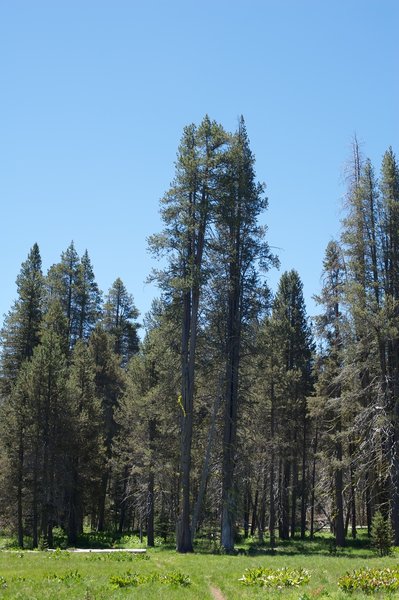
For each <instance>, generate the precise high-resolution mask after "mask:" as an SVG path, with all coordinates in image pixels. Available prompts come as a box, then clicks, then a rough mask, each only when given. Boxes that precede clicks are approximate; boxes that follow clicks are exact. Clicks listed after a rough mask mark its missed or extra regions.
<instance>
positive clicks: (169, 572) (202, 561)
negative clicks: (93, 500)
mask: <svg viewBox="0 0 399 600" xmlns="http://www.w3.org/2000/svg"><path fill="white" fill-rule="evenodd" d="M61 542H62V540H61ZM13 543H14V542H13V540H12V539H10V538H6V537H5V536H3V537H1V538H0V598H1V599H3V598H4V599H6V598H13V599H17V598H18V599H21V600H47V599H48V600H64V599H65V600H67V599H68V600H74V599H79V600H100V599H101V600H110V599H121V598H126V599H127V598H143V599H144V598H145V599H146V600H152V599H159V598H171V599H176V600H179V599H182V600H183V599H184V600H189V599H191V598H192V599H193V600H194V599H196V600H206V599H210V600H212V599H215V598H216V599H217V600H223V599H224V600H245V599H251V600H252V599H254V600H256V599H260V598H262V599H271V600H272V599H282V600H293V599H295V600H313V599H315V598H336V599H341V600H344V599H346V600H351V599H355V600H357V599H360V598H370V595H367V594H365V593H363V592H360V591H359V592H353V593H352V594H348V593H347V592H344V591H342V590H341V589H340V588H339V587H338V585H337V582H338V579H339V578H340V577H341V576H342V575H344V574H345V573H346V572H347V571H352V570H354V569H359V568H364V567H370V568H385V567H395V566H397V565H398V564H399V554H396V552H395V551H394V552H393V554H392V555H391V556H388V557H384V558H379V557H377V556H376V554H375V552H373V551H372V550H371V549H370V548H369V544H368V540H367V539H366V538H364V537H360V538H359V539H357V540H354V541H348V546H347V547H346V548H345V549H342V550H340V549H339V550H337V551H336V549H335V548H334V547H333V546H332V545H331V543H330V541H329V539H328V538H327V537H323V536H320V537H319V538H316V539H315V540H314V541H310V540H305V541H302V542H301V541H299V540H294V541H290V542H287V543H284V544H280V545H279V546H278V547H277V548H276V550H275V552H274V553H273V554H271V552H270V551H269V550H268V549H267V548H262V547H259V546H257V545H256V544H255V543H251V541H249V542H246V543H245V544H244V543H242V544H241V545H238V547H240V548H242V553H240V554H238V555H235V556H231V555H223V554H217V553H216V552H217V548H215V547H210V546H209V545H208V543H207V542H206V541H205V540H204V541H203V542H200V543H199V544H198V546H197V551H196V552H195V553H194V554H189V555H179V554H177V553H176V552H175V551H174V549H173V548H172V547H171V546H168V545H165V544H159V545H158V546H157V547H156V548H154V549H148V551H147V553H146V554H144V555H134V554H130V553H127V552H122V553H106V554H103V553H101V554H97V553H81V554H80V553H79V554H77V553H71V552H67V551H66V550H61V549H58V550H56V551H55V552H52V551H29V550H24V551H21V550H17V549H13ZM107 543H108V544H109V545H110V543H111V542H110V540H107V539H106V538H99V537H98V536H97V537H96V536H93V537H92V538H91V539H89V538H87V537H86V538H85V539H82V544H80V545H82V546H84V545H86V546H87V545H91V546H92V547H95V546H97V547H98V546H106V545H107ZM113 545H114V546H119V547H123V546H125V547H126V546H127V547H140V545H141V544H140V541H139V540H138V539H136V538H134V537H130V538H129V537H127V538H123V539H121V540H119V541H116V542H115V541H114V542H113ZM61 546H62V543H61ZM244 552H245V553H246V554H244ZM255 567H270V568H273V569H281V568H283V567H288V568H291V569H306V570H307V571H308V572H309V574H310V581H309V582H308V583H306V584H305V585H301V586H299V587H284V588H282V589H274V588H269V587H260V586H257V585H254V586H246V585H244V584H243V583H242V582H240V578H241V577H242V576H243V574H244V572H245V570H246V569H250V568H255ZM187 578H189V581H190V583H188V584H187ZM184 584H186V585H184ZM120 585H122V586H124V587H120ZM372 597H373V598H399V592H391V593H389V592H384V593H382V592H377V593H373V595H372Z"/></svg>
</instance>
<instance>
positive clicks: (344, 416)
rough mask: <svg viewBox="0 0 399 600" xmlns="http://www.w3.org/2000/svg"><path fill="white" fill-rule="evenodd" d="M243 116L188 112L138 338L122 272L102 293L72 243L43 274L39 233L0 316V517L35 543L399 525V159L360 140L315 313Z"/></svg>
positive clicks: (184, 539)
mask: <svg viewBox="0 0 399 600" xmlns="http://www.w3.org/2000/svg"><path fill="white" fill-rule="evenodd" d="M266 208H267V199H266V197H265V194H264V186H263V185H262V184H260V183H258V182H257V180H256V176H255V168H254V157H253V154H252V152H251V150H250V145H249V140H248V136H247V132H246V128H245V123H244V121H243V119H241V120H240V122H239V125H238V129H237V131H236V132H234V133H230V132H227V131H225V130H224V128H223V127H222V126H221V125H220V124H218V123H216V122H213V121H211V120H210V119H209V118H208V117H205V118H204V120H203V121H202V122H201V123H200V125H199V126H195V125H190V126H188V127H186V128H185V130H184V132H183V136H182V140H181V144H180V147H179V150H178V156H177V161H176V175H175V179H174V181H173V182H172V184H171V187H170V189H169V190H168V191H167V193H166V194H165V196H164V197H163V198H162V200H161V216H162V220H163V230H162V231H161V232H160V233H159V234H155V235H154V236H152V237H151V239H150V249H151V251H152V252H153V253H154V255H155V256H156V257H163V260H162V261H161V262H160V264H162V265H163V267H162V268H161V269H158V270H154V272H153V273H152V275H151V276H150V277H151V279H153V280H155V281H157V283H158V285H159V287H160V290H161V297H160V298H159V299H158V300H156V301H154V303H153V306H152V309H151V311H150V313H149V314H148V315H147V316H146V319H145V335H144V338H143V341H142V342H139V338H138V333H137V332H138V327H139V324H138V321H137V319H138V316H139V315H138V311H137V309H136V308H135V305H134V301H133V297H132V296H131V294H130V293H129V292H128V291H127V290H126V288H125V286H124V284H123V282H122V281H121V279H119V278H117V279H116V280H115V282H114V284H113V286H112V288H111V289H110V290H109V292H108V294H107V295H106V296H105V298H103V295H102V293H101V292H100V290H99V288H98V285H97V283H96V281H95V276H94V272H93V268H92V265H91V261H90V258H89V255H88V253H87V251H86V252H85V253H84V254H83V255H82V256H81V257H80V256H79V255H78V253H77V251H76V249H75V247H74V244H73V243H71V245H70V246H69V247H68V248H67V250H66V251H65V252H63V253H62V255H61V258H60V261H59V263H57V264H55V265H53V266H52V267H51V268H50V269H49V270H48V272H47V274H44V273H43V272H42V264H41V257H40V251H39V247H38V246H37V244H35V245H34V246H33V247H32V249H31V251H30V253H29V255H28V257H27V260H26V261H25V262H24V263H23V264H22V266H21V271H20V274H19V275H18V277H17V300H16V301H15V303H14V305H13V306H12V307H11V309H10V311H9V313H8V314H7V315H6V318H5V321H4V325H3V328H2V331H1V358H0V368H1V372H0V393H1V400H0V526H1V527H4V528H6V527H8V528H10V529H12V530H13V531H15V533H16V534H17V536H18V543H19V545H20V546H21V547H22V546H23V545H24V540H26V536H30V538H31V539H32V540H33V546H34V547H36V546H37V545H38V543H39V538H40V537H42V538H43V539H45V540H46V541H47V543H48V544H49V545H52V543H53V528H54V527H55V526H58V527H62V528H63V529H64V530H65V531H66V533H67V535H68V540H69V543H70V544H71V545H76V544H77V542H78V536H79V534H80V533H81V532H82V530H83V527H84V526H88V527H91V528H92V529H94V530H99V531H102V530H104V529H111V530H114V531H117V532H120V533H122V532H124V531H131V530H134V529H140V530H143V531H145V533H146V535H147V541H148V544H149V545H153V544H154V541H155V536H162V537H164V538H165V539H168V538H172V537H173V538H174V539H176V546H177V550H178V551H180V552H190V551H192V550H193V548H194V541H195V537H196V536H198V535H208V536H210V537H212V539H214V540H217V541H218V542H219V543H220V545H221V546H222V547H223V548H224V550H225V551H232V550H233V549H234V544H235V543H236V540H237V537H238V536H239V535H244V536H250V535H252V536H257V538H258V540H259V542H260V543H267V544H270V545H271V547H273V546H274V545H275V544H276V543H277V538H279V539H283V540H285V539H289V538H290V537H294V536H300V537H301V538H305V536H307V535H309V536H310V537H313V536H314V535H315V533H316V532H317V530H318V529H319V528H322V527H326V526H327V527H329V528H331V530H332V531H333V533H334V535H335V538H336V542H337V544H339V545H344V544H345V539H346V537H347V535H348V531H349V527H350V530H351V535H352V536H356V532H357V528H358V527H359V526H360V525H361V526H367V527H368V528H370V526H371V519H372V516H373V515H374V514H375V513H376V512H377V511H381V512H382V513H383V514H384V515H385V516H387V517H389V518H391V519H392V524H393V527H394V531H395V537H396V543H399V455H398V452H399V424H398V423H399V421H398V416H399V314H398V313H399V170H398V164H397V162H396V159H395V156H394V153H393V151H392V150H391V149H389V150H388V151H387V152H386V153H385V155H384V157H383V161H382V167H381V175H380V178H379V180H377V178H376V177H375V174H374V171H373V167H372V165H371V163H370V161H369V160H366V159H364V158H363V157H362V156H361V153H360V151H359V147H358V144H357V141H356V140H354V142H353V157H352V159H351V163H350V169H349V176H348V191H347V197H346V207H345V217H344V219H343V222H342V235H341V238H340V239H339V240H337V241H330V242H329V243H328V245H327V249H326V253H325V258H324V262H323V266H322V282H323V283H322V289H321V291H320V293H319V294H318V295H317V296H316V301H317V303H318V305H319V307H320V310H319V314H318V315H317V316H315V317H314V319H313V323H311V322H310V320H309V318H308V316H307V314H306V307H305V302H304V297H303V289H302V282H301V279H300V275H299V274H298V273H297V272H296V271H294V270H291V271H288V272H285V273H283V274H282V275H281V279H280V282H279V285H278V288H277V290H276V292H275V294H274V295H273V294H272V293H271V292H270V290H269V289H268V287H267V271H268V269H269V268H271V267H274V266H277V264H278V260H277V258H276V257H275V256H273V254H272V253H271V251H270V248H269V246H268V243H267V240H266V229H265V227H262V226H260V224H259V219H260V217H261V215H262V214H263V212H264V211H265V210H266Z"/></svg>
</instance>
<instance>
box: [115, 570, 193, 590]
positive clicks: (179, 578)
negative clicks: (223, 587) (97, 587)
mask: <svg viewBox="0 0 399 600" xmlns="http://www.w3.org/2000/svg"><path fill="white" fill-rule="evenodd" d="M109 582H110V584H111V585H112V586H113V587H115V588H124V587H129V586H134V587H136V586H138V585H142V584H143V583H152V582H159V583H166V584H170V585H175V586H178V585H181V586H187V585H190V584H191V580H190V578H189V576H188V575H185V574H184V573H181V572H180V571H170V572H169V573H165V574H158V573H152V574H149V575H140V574H139V573H132V572H130V571H128V572H127V573H125V575H111V577H110V579H109Z"/></svg>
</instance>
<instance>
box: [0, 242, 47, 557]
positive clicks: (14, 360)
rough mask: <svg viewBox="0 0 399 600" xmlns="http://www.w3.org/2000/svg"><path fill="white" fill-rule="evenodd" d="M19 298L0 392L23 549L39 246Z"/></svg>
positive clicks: (6, 332) (40, 288) (39, 307)
mask: <svg viewBox="0 0 399 600" xmlns="http://www.w3.org/2000/svg"><path fill="white" fill-rule="evenodd" d="M17 291H18V299H17V300H16V301H15V303H14V306H13V308H12V309H11V310H10V312H9V313H8V315H7V317H6V319H5V322H4V326H3V328H2V331H1V343H2V351H1V358H0V385H1V387H0V392H1V397H2V400H3V402H4V403H5V405H6V412H5V415H4V427H5V430H4V435H5V437H6V438H8V439H9V434H10V432H11V431H12V432H13V443H10V444H9V445H8V447H7V449H6V454H7V455H8V460H9V461H10V462H9V465H10V468H11V469H12V473H13V474H12V477H11V479H12V480H14V481H15V487H16V504H17V530H18V544H19V546H20V547H21V548H22V547H23V477H24V462H25V445H26V440H25V435H24V431H25V427H26V420H27V418H28V415H27V413H26V410H25V405H26V399H25V394H24V392H23V391H22V390H21V389H20V387H17V388H15V389H14V387H15V385H16V381H17V379H18V377H19V374H20V371H21V368H22V366H23V364H24V363H25V362H26V361H28V360H30V359H31V357H32V355H33V352H34V349H35V347H36V346H37V345H38V343H39V339H40V324H41V320H42V311H43V294H44V283H43V275H42V261H41V257H40V252H39V247H38V245H37V244H34V245H33V247H32V249H31V250H30V252H29V255H28V258H27V260H26V261H25V262H24V263H22V265H21V271H20V273H19V275H18V277H17Z"/></svg>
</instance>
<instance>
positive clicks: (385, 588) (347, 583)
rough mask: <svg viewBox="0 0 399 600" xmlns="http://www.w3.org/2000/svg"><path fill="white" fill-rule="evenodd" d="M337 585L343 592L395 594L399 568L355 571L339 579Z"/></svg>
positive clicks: (398, 583)
mask: <svg viewBox="0 0 399 600" xmlns="http://www.w3.org/2000/svg"><path fill="white" fill-rule="evenodd" d="M338 585H339V587H340V588H341V590H343V591H344V592H350V593H352V592H357V591H362V592H365V593H366V594H372V593H374V592H395V591H397V590H399V567H393V568H391V569H390V568H389V567H386V568H385V569H357V570H355V571H352V572H351V573H349V572H348V573H346V574H345V575H344V576H343V577H340V579H339V581H338Z"/></svg>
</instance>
